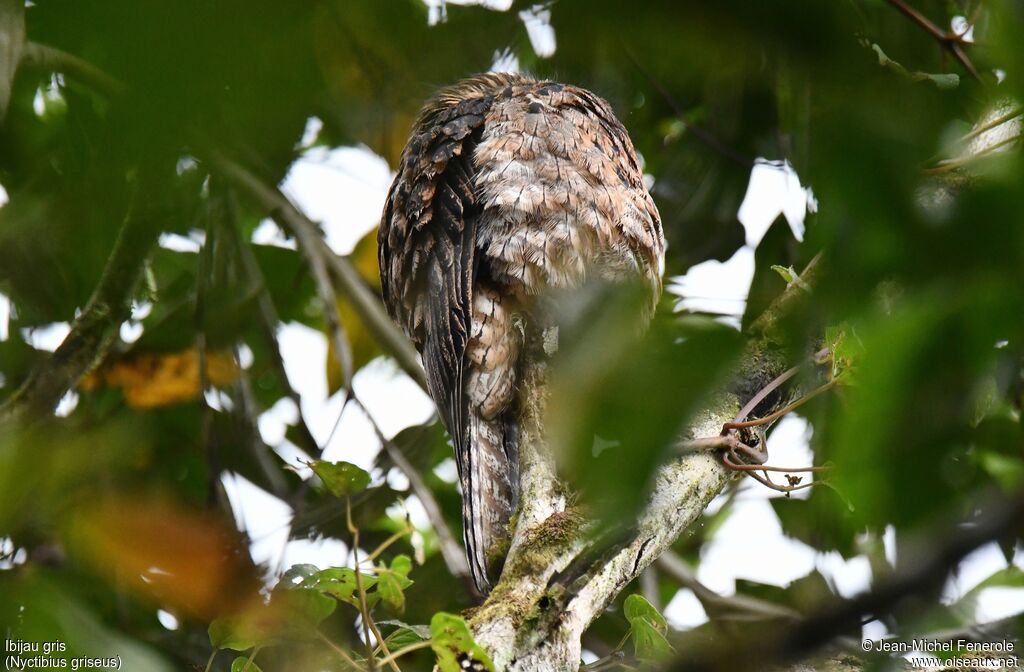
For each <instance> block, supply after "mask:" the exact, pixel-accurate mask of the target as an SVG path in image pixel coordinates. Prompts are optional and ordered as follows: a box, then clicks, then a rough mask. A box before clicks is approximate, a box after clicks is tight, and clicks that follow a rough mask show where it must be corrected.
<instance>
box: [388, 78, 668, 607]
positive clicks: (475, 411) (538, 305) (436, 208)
mask: <svg viewBox="0 0 1024 672" xmlns="http://www.w3.org/2000/svg"><path fill="white" fill-rule="evenodd" d="M377 242H378V253H379V259H378V261H379V266H380V276H381V286H382V295H383V300H384V303H385V305H386V307H387V310H388V313H389V315H390V316H391V318H392V319H393V320H394V321H395V322H396V323H397V324H398V325H399V326H400V327H401V328H402V329H403V330H404V331H405V333H406V334H408V336H409V337H410V338H411V340H412V342H413V344H414V345H415V347H416V349H417V351H418V352H419V353H420V357H421V359H422V362H423V366H424V370H425V373H426V380H427V390H428V392H429V394H430V396H431V397H432V399H433V401H434V403H435V405H436V407H437V410H438V414H439V416H440V418H441V420H442V422H443V424H444V426H445V428H446V429H447V431H448V433H449V435H450V437H451V439H452V444H453V446H454V451H455V458H456V459H455V462H456V465H457V468H458V473H459V482H460V485H461V488H462V514H463V515H462V517H463V539H464V543H465V547H466V555H467V560H468V562H469V567H470V574H471V576H472V579H473V582H474V584H475V586H476V588H477V590H478V591H479V592H480V593H481V594H482V595H486V594H488V592H489V591H490V589H491V587H492V586H493V585H494V583H495V581H496V580H497V579H498V577H499V576H500V569H501V563H502V561H503V553H502V550H501V549H502V548H507V544H508V540H509V538H510V530H509V529H508V527H509V522H510V520H512V519H513V516H514V514H515V512H516V510H517V507H518V498H519V463H518V455H519V444H518V431H519V412H520V411H519V398H520V397H519V395H520V392H521V390H520V389H519V387H520V372H521V371H522V370H523V366H524V358H526V357H531V356H548V354H547V353H541V354H537V353H534V352H532V350H530V351H528V350H527V349H525V348H524V339H525V338H526V335H527V334H528V333H537V331H531V330H542V329H545V328H548V327H550V326H552V325H551V322H552V320H553V319H555V318H553V317H552V315H551V312H552V311H550V310H548V311H545V310H544V308H543V306H544V305H545V303H544V302H545V299H544V297H545V296H547V295H549V294H550V293H551V292H553V291H570V292H571V291H572V290H574V289H578V288H580V287H582V286H583V285H584V284H585V283H587V282H589V281H591V280H595V279H596V280H600V281H609V282H613V283H614V282H624V281H639V283H640V284H641V285H642V286H643V287H644V288H646V289H647V290H648V292H647V293H648V294H649V295H650V300H651V309H652V310H653V306H654V304H656V303H657V300H658V298H659V296H660V294H661V288H662V284H661V277H662V274H663V272H664V255H665V237H664V233H663V231H662V225H661V218H660V216H659V214H658V209H657V207H656V206H655V204H654V201H653V199H652V198H651V195H650V193H649V192H648V189H647V187H646V185H645V182H644V174H643V170H642V167H641V163H640V160H639V158H638V156H637V152H636V150H635V149H634V147H633V143H632V141H631V140H630V137H629V134H628V133H627V131H626V129H625V128H624V127H623V125H622V123H621V122H620V121H619V120H618V118H617V117H616V116H615V113H614V112H613V110H612V108H611V106H610V105H609V104H608V103H607V102H606V101H605V100H604V99H602V98H601V97H599V96H597V95H595V94H594V93H592V92H590V91H588V90H586V89H584V88H581V87H577V86H573V85H569V84H561V83H557V82H554V81H548V80H538V79H534V78H532V77H529V76H527V75H524V74H518V73H487V74H481V75H476V76H473V77H469V78H467V79H464V80H462V81H459V82H457V83H455V84H452V85H449V86H446V87H444V88H442V89H440V90H439V91H438V92H437V93H436V94H435V95H434V96H433V97H432V98H431V99H429V100H428V101H427V102H426V103H425V104H424V106H423V108H422V110H421V111H420V113H419V115H418V117H417V118H416V120H415V122H414V125H413V128H412V132H411V134H410V137H409V140H408V143H407V144H406V146H405V148H404V149H403V151H402V154H401V157H400V160H399V166H398V170H397V173H396V176H395V179H394V181H393V183H392V185H391V188H390V190H389V192H388V196H387V201H386V204H385V207H384V211H383V214H382V217H381V223H380V228H379V230H378V238H377Z"/></svg>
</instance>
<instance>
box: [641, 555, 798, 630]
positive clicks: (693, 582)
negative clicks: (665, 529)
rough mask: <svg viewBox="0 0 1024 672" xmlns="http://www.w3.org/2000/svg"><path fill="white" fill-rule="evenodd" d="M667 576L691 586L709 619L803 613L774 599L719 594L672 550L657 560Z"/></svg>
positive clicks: (759, 618) (780, 615) (750, 617)
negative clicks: (774, 601)
mask: <svg viewBox="0 0 1024 672" xmlns="http://www.w3.org/2000/svg"><path fill="white" fill-rule="evenodd" d="M655 562H656V564H657V566H658V567H659V568H660V569H661V570H662V571H664V572H665V573H666V574H667V575H669V576H671V577H672V578H674V579H675V580H676V581H678V582H679V583H680V584H681V585H682V586H683V587H684V588H689V589H690V590H691V591H692V592H693V594H694V596H696V598H697V599H698V600H699V601H700V603H701V605H702V606H703V607H704V611H705V612H706V613H707V615H708V617H709V618H712V619H716V618H721V619H726V618H727V619H730V620H761V619H775V618H784V619H791V620H795V619H797V618H799V617H800V612H798V611H796V610H795V609H790V608H788V607H783V606H780V605H777V604H774V603H772V602H768V601H765V600H759V599H757V598H754V597H748V596H745V595H739V594H737V595H732V596H726V595H720V594H718V593H716V592H715V591H713V590H711V589H710V588H708V587H707V586H706V585H704V584H703V583H701V582H700V581H699V580H698V579H697V575H696V574H695V573H694V572H693V570H692V569H690V567H689V566H688V565H687V564H686V563H685V562H684V561H683V559H682V558H680V557H679V556H678V555H677V554H676V553H675V552H673V551H665V552H664V553H662V554H661V556H660V557H659V558H658V559H657V560H656V561H655Z"/></svg>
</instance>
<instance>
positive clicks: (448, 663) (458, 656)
mask: <svg viewBox="0 0 1024 672" xmlns="http://www.w3.org/2000/svg"><path fill="white" fill-rule="evenodd" d="M430 634H431V637H432V640H433V641H432V642H431V645H430V648H432V649H433V650H434V654H435V655H436V656H437V666H438V668H439V669H440V670H441V672H462V671H463V670H465V669H467V668H469V667H471V666H472V664H473V663H479V664H481V665H483V666H484V669H486V670H488V671H489V672H494V663H492V662H491V659H490V657H489V656H488V655H487V653H486V652H484V650H483V649H482V648H480V645H478V644H477V643H476V642H475V641H474V640H473V635H472V634H471V633H470V631H469V626H468V625H466V622H465V621H464V620H462V619H461V618H459V617H458V616H456V615H454V614H448V613H445V612H443V611H441V612H438V613H436V614H434V617H433V618H432V619H430Z"/></svg>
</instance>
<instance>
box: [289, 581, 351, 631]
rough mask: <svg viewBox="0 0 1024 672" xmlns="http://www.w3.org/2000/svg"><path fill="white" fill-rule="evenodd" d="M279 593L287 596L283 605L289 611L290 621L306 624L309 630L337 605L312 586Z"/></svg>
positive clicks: (318, 623) (332, 611) (328, 614)
mask: <svg viewBox="0 0 1024 672" xmlns="http://www.w3.org/2000/svg"><path fill="white" fill-rule="evenodd" d="M279 595H285V596H287V597H286V598H285V605H286V609H287V610H288V611H289V612H291V614H290V620H291V622H292V623H298V624H301V626H308V629H309V630H313V629H315V628H316V626H318V625H320V622H321V621H323V620H324V619H325V618H327V617H328V616H330V615H331V614H332V613H334V610H335V609H336V608H337V607H338V603H337V602H335V601H334V600H332V599H330V598H329V597H328V596H326V595H324V594H323V593H321V592H320V591H318V590H316V589H314V588H295V589H292V590H287V591H285V592H283V593H279ZM275 597H276V596H275Z"/></svg>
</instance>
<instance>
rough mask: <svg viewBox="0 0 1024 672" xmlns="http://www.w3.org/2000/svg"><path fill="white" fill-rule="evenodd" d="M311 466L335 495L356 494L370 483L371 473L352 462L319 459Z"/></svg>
mask: <svg viewBox="0 0 1024 672" xmlns="http://www.w3.org/2000/svg"><path fill="white" fill-rule="evenodd" d="M309 466H310V467H311V468H312V469H313V473H315V474H316V475H317V476H319V477H320V480H321V481H323V482H324V486H326V487H327V489H328V490H330V491H331V494H333V495H334V496H335V497H346V496H348V495H354V494H356V493H357V492H362V491H363V490H365V489H366V486H368V485H369V484H370V474H368V473H367V472H366V471H364V470H363V469H360V468H359V467H357V466H356V465H354V464H352V463H351V462H325V461H324V460H317V461H315V462H311V463H310V465H309Z"/></svg>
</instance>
